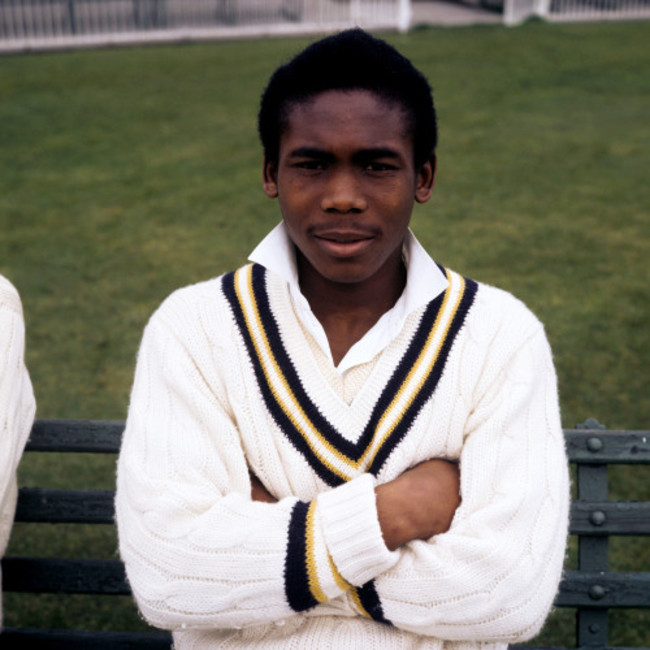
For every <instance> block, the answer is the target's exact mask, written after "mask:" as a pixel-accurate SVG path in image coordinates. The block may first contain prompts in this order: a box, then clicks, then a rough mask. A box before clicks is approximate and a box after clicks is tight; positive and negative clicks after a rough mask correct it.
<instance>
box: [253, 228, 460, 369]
mask: <svg viewBox="0 0 650 650" xmlns="http://www.w3.org/2000/svg"><path fill="white" fill-rule="evenodd" d="M403 256H404V262H405V264H406V286H405V287H404V291H403V292H402V295H401V296H400V297H399V298H398V300H397V302H396V303H395V304H394V305H393V307H392V308H391V309H389V310H388V311H387V312H386V313H385V314H383V315H382V317H381V318H380V319H379V320H378V321H377V322H376V323H375V325H374V326H373V327H372V328H371V329H370V330H369V331H368V332H367V333H366V334H365V335H364V336H363V338H362V339H361V340H360V341H357V342H356V343H355V344H354V345H353V346H352V347H351V348H350V350H348V352H347V354H346V355H345V357H344V358H343V359H342V360H341V362H340V363H339V365H338V366H337V370H338V371H339V372H340V373H343V372H345V371H346V370H348V369H349V368H351V367H353V366H355V365H358V364H360V363H365V362H367V361H370V360H371V359H372V358H373V357H374V356H375V355H376V354H378V353H379V352H380V351H381V350H383V349H384V348H385V347H386V346H387V345H388V344H389V343H390V342H391V341H392V340H393V339H394V338H395V337H396V336H397V335H398V334H399V332H400V330H401V329H402V326H403V325H404V321H405V320H406V318H407V316H408V315H409V314H411V313H412V312H413V311H415V310H416V309H418V308H420V307H422V306H423V305H426V304H427V303H429V302H431V300H433V299H434V298H436V296H438V295H440V294H441V293H442V292H443V291H445V289H446V288H447V278H446V276H445V274H444V273H443V272H442V271H441V270H440V267H439V266H438V265H437V264H436V263H435V262H434V261H433V260H432V259H431V257H430V256H429V254H428V253H427V252H426V251H425V250H424V248H423V247H422V245H421V244H420V242H419V241H418V240H417V238H416V237H415V235H414V234H413V233H412V232H411V230H409V231H408V232H407V235H406V237H405V239H404V247H403ZM249 260H250V261H251V262H255V263H257V264H261V265H262V266H264V267H265V268H266V269H267V270H269V271H270V272H272V273H275V274H276V275H279V276H280V277H282V278H283V279H284V280H286V282H287V283H288V285H289V290H290V293H291V297H292V299H293V301H294V305H295V307H296V311H297V313H298V316H299V318H300V320H301V321H302V323H303V325H304V326H305V327H306V328H307V330H308V331H309V332H310V334H311V335H312V336H313V337H314V339H315V340H316V341H317V343H318V344H319V345H320V347H321V348H322V349H323V351H324V352H325V353H326V354H327V355H328V356H329V357H330V359H331V353H330V349H329V344H328V342H327V336H326V335H325V331H324V330H323V327H322V326H321V324H320V322H319V321H318V319H317V318H316V317H315V316H314V314H313V312H312V311H311V308H310V307H309V303H308V302H307V299H306V298H305V297H304V296H303V295H302V292H301V291H300V285H299V284H298V268H297V265H296V255H295V248H294V245H293V242H292V241H291V239H290V238H289V234H288V233H287V229H286V227H285V225H284V223H283V222H281V223H280V224H278V225H277V226H276V227H275V228H274V229H273V230H272V231H271V232H270V233H269V234H268V235H267V236H266V237H265V238H264V239H263V240H262V241H261V242H260V243H259V244H258V246H257V247H256V248H255V250H254V251H253V252H252V253H251V254H250V257H249Z"/></svg>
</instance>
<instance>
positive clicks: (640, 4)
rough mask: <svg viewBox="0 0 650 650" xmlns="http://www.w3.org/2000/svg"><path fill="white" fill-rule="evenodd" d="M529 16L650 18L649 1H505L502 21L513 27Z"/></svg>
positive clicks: (556, 19) (552, 18) (554, 18)
mask: <svg viewBox="0 0 650 650" xmlns="http://www.w3.org/2000/svg"><path fill="white" fill-rule="evenodd" d="M532 16H539V17H541V18H544V19H545V20H549V21H553V22H569V21H596V20H635V19H642V18H650V0H506V1H505V6H504V22H505V23H506V25H516V24H518V23H521V22H523V21H524V20H526V19H527V18H530V17H532Z"/></svg>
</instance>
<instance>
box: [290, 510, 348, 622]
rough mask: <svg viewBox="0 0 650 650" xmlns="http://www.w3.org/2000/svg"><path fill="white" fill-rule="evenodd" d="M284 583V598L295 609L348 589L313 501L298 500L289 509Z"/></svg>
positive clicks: (326, 598) (323, 600)
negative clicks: (333, 559) (327, 543)
mask: <svg viewBox="0 0 650 650" xmlns="http://www.w3.org/2000/svg"><path fill="white" fill-rule="evenodd" d="M284 583H285V592H286V596H287V601H288V602H289V605H290V606H291V608H292V609H293V610H294V611H297V612H301V611H304V610H306V609H309V608H311V607H314V606H315V605H317V604H318V603H323V602H326V601H327V600H330V599H331V598H335V597H337V596H339V595H340V594H342V593H343V592H344V591H347V590H348V589H350V585H349V584H348V583H347V582H346V581H345V580H344V579H343V578H342V577H341V575H340V573H339V572H338V570H337V568H336V566H335V564H334V562H333V561H332V558H331V556H330V554H329V553H328V551H327V546H326V545H325V538H324V535H323V529H322V526H321V522H320V518H319V516H318V506H317V502H316V501H312V502H310V503H305V502H304V501H298V502H297V503H296V505H295V506H294V508H293V510H292V512H291V520H290V522H289V539H288V543H287V555H286V560H285V571H284Z"/></svg>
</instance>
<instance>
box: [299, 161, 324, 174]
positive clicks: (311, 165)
mask: <svg viewBox="0 0 650 650" xmlns="http://www.w3.org/2000/svg"><path fill="white" fill-rule="evenodd" d="M293 167H296V168H297V169H307V170H310V171H317V170H321V169H325V163H324V162H323V161H322V160H299V161H297V162H295V163H294V164H293Z"/></svg>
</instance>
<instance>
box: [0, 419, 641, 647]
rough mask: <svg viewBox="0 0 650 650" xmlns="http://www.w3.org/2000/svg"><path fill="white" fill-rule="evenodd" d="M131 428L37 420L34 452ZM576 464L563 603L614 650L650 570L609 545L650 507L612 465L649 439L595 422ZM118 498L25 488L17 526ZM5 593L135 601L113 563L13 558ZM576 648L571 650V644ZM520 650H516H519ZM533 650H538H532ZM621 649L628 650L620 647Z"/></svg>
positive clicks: (582, 633) (108, 642)
mask: <svg viewBox="0 0 650 650" xmlns="http://www.w3.org/2000/svg"><path fill="white" fill-rule="evenodd" d="M123 431H124V422H118V421H85V420H37V421H36V423H35V424H34V427H33V428H32V432H31V435H30V438H29V440H28V442H27V446H26V451H27V452H66V453H84V454H86V453H93V454H94V453H108V454H117V453H118V452H119V449H120V443H121V439H122V434H123ZM564 433H565V438H566V445H567V452H568V457H569V460H570V462H571V463H573V464H574V465H575V466H576V488H577V495H576V498H574V499H573V501H572V503H571V519H570V533H571V534H572V535H576V536H577V538H578V566H577V569H576V568H571V569H568V570H566V571H565V572H564V574H563V577H562V581H561V583H560V588H559V592H558V595H557V598H556V601H555V605H556V606H558V607H570V608H574V609H575V611H576V642H577V643H576V645H577V647H579V648H580V647H584V648H586V647H596V646H597V647H598V648H601V650H602V649H605V648H608V647H609V645H610V644H609V640H608V612H609V610H611V609H618V608H650V572H646V571H614V570H612V569H611V568H610V566H609V537H610V536H618V535H624V536H627V535H650V502H649V501H617V500H610V498H609V487H610V486H609V482H610V478H609V477H608V466H609V465H616V464H626V465H640V464H643V465H646V466H650V431H609V430H604V429H603V428H601V425H599V424H598V423H597V422H596V421H594V420H589V421H587V422H586V423H585V425H580V426H579V427H578V428H576V429H570V430H565V432H564ZM114 516H115V512H114V491H113V490H73V489H69V490H67V489H66V490H62V489H51V488H40V487H21V488H20V490H19V495H18V505H17V508H16V521H18V522H24V523H27V524H39V525H42V524H44V523H45V524H47V525H59V524H78V523H85V524H103V525H113V524H114ZM2 573H3V589H4V590H5V591H9V592H17V593H48V594H76V595H84V594H86V595H92V594H103V595H118V596H128V595H129V594H130V589H129V585H128V582H127V580H126V575H125V570H124V566H123V564H122V563H121V562H120V561H119V560H118V559H114V558H102V559H78V558H67V557H5V558H3V559H2ZM1 636H2V638H1V639H0V647H2V648H3V650H4V648H8V650H11V649H12V648H22V647H24V646H23V645H22V644H23V642H25V643H27V642H28V641H30V640H31V641H34V643H37V644H38V647H42V648H45V649H47V648H50V647H51V648H61V647H65V648H66V650H75V649H76V648H86V647H93V648H94V649H97V650H103V649H104V648H107V649H109V648H113V647H120V648H126V649H127V650H128V649H129V648H134V649H135V648H152V649H153V648H160V649H161V650H162V648H165V650H167V649H168V648H169V647H170V645H171V641H170V637H169V635H165V634H160V633H156V632H152V633H151V634H146V633H121V632H105V633H100V632H87V631H73V630H69V631H63V630H48V631H43V630H31V629H28V628H13V629H12V628H9V629H6V630H5V631H4V632H3V634H2V635H1ZM568 645H570V644H568ZM515 648H516V646H515ZM527 650H534V649H532V648H528V649H527ZM616 650H625V649H623V648H617V649H616Z"/></svg>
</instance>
